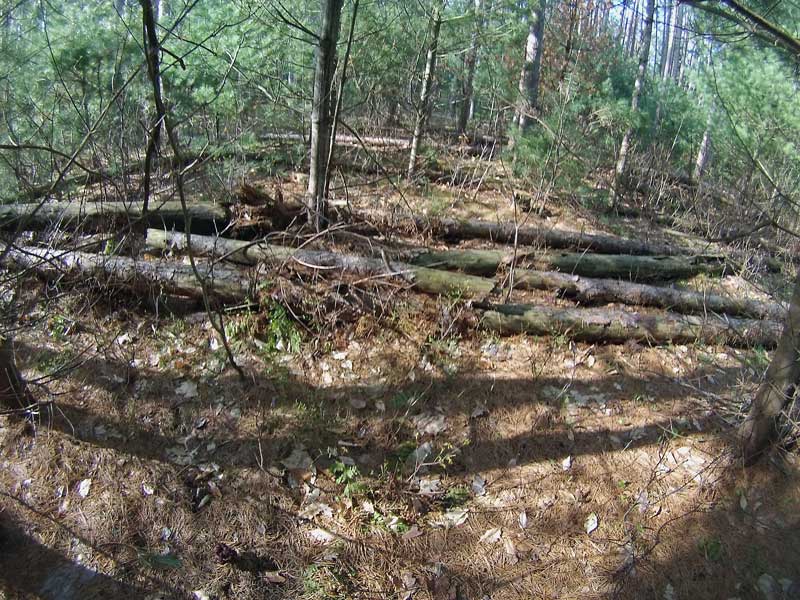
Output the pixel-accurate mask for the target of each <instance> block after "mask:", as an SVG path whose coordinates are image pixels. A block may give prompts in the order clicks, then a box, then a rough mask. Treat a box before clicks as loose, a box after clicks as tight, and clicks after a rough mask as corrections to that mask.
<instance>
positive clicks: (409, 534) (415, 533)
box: [401, 525, 422, 541]
mask: <svg viewBox="0 0 800 600" xmlns="http://www.w3.org/2000/svg"><path fill="white" fill-rule="evenodd" d="M421 535H422V530H421V529H420V528H419V527H417V526H416V525H412V526H411V529H409V530H408V531H406V532H405V533H404V534H403V535H402V536H401V537H402V538H403V539H404V540H406V541H408V540H413V539H414V538H418V537H419V536H421Z"/></svg>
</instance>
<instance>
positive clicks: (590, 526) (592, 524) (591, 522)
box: [583, 513, 599, 533]
mask: <svg viewBox="0 0 800 600" xmlns="http://www.w3.org/2000/svg"><path fill="white" fill-rule="evenodd" d="M598 525H599V523H598V521H597V515H596V514H594V513H592V514H590V515H589V516H588V517H586V521H584V523H583V528H584V529H585V530H586V533H592V532H593V531H594V530H595V529H597V527H598Z"/></svg>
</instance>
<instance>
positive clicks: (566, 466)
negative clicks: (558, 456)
mask: <svg viewBox="0 0 800 600" xmlns="http://www.w3.org/2000/svg"><path fill="white" fill-rule="evenodd" d="M561 468H562V469H563V470H564V471H569V470H570V469H571V468H572V456H568V457H567V458H565V459H564V460H562V461H561Z"/></svg>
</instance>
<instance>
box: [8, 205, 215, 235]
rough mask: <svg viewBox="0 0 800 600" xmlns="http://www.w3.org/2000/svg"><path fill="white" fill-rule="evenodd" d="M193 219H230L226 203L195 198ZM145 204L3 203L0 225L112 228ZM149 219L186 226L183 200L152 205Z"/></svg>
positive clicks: (136, 215)
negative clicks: (57, 225)
mask: <svg viewBox="0 0 800 600" xmlns="http://www.w3.org/2000/svg"><path fill="white" fill-rule="evenodd" d="M187 209H188V214H189V217H190V218H191V221H192V223H194V224H196V225H199V226H201V227H203V228H213V227H214V226H216V227H220V228H222V227H224V226H225V225H226V224H227V223H228V222H229V220H230V216H229V214H228V211H227V209H226V208H225V207H223V206H221V205H219V204H212V203H210V202H195V203H192V204H189V205H188V206H187ZM143 217H145V214H144V206H143V205H142V204H140V203H135V204H132V203H127V202H67V201H62V202H45V203H43V204H41V205H40V204H39V203H24V204H5V205H0V228H5V229H7V228H10V227H15V226H16V225H17V224H18V223H19V222H20V221H24V222H25V227H28V228H31V229H43V228H46V227H49V226H51V225H54V224H59V225H60V226H62V227H72V228H76V227H79V226H84V225H88V226H90V227H105V228H107V229H108V228H111V227H112V226H113V221H114V220H115V219H120V218H125V219H133V220H135V219H142V218H143ZM145 220H146V222H147V223H148V224H151V225H166V226H167V227H172V226H173V225H175V226H180V227H185V226H186V223H185V219H184V213H183V209H182V207H181V203H180V202H178V201H169V202H162V203H160V204H154V205H151V206H150V207H149V208H148V211H147V215H146V219H145Z"/></svg>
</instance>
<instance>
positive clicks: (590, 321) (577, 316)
mask: <svg viewBox="0 0 800 600" xmlns="http://www.w3.org/2000/svg"><path fill="white" fill-rule="evenodd" d="M480 308H486V309H487V310H485V312H484V313H483V318H482V319H481V324H482V326H483V327H485V328H486V329H489V330H490V331H496V332H498V333H501V334H517V333H527V334H532V335H567V336H569V337H570V338H571V339H574V340H578V341H586V342H606V343H621V342H626V341H628V340H634V341H637V342H644V343H651V344H666V343H676V344H677V343H681V344H682V343H693V342H701V343H704V344H727V345H730V346H740V347H752V346H764V347H771V346H774V344H775V340H776V339H777V335H778V332H779V331H780V325H779V324H778V323H777V322H775V321H755V320H750V319H733V318H719V317H710V316H707V317H700V316H695V315H675V314H671V313H661V314H657V315H648V314H642V313H638V312H627V311H622V310H614V309H588V308H581V309H574V308H556V307H552V306H537V305H532V304H504V305H497V306H490V305H481V306H480Z"/></svg>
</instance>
